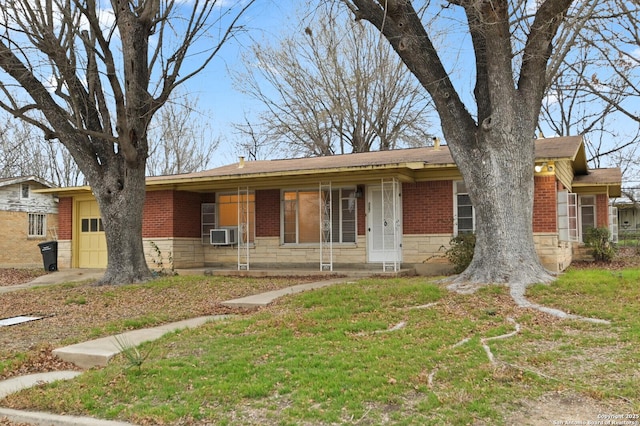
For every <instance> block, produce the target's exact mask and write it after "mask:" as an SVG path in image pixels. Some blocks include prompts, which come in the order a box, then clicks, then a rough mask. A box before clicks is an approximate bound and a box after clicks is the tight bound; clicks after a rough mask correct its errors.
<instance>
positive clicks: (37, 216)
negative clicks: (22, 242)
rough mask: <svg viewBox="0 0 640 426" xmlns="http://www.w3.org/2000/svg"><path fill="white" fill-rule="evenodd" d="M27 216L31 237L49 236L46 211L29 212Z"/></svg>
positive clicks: (28, 231)
mask: <svg viewBox="0 0 640 426" xmlns="http://www.w3.org/2000/svg"><path fill="white" fill-rule="evenodd" d="M27 217H28V221H29V223H28V228H29V229H28V230H27V235H28V236H29V238H45V237H46V236H47V215H46V214H45V213H29V214H28V216H27Z"/></svg>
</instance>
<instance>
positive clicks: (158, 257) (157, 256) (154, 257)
mask: <svg viewBox="0 0 640 426" xmlns="http://www.w3.org/2000/svg"><path fill="white" fill-rule="evenodd" d="M149 245H150V246H151V248H152V249H153V253H151V261H152V262H153V264H154V265H156V268H157V270H158V271H157V272H158V275H163V276H165V275H178V274H177V273H176V270H175V268H174V266H173V254H172V253H171V252H169V255H168V256H167V263H168V264H169V266H168V268H167V267H165V264H164V256H163V254H162V251H160V247H158V245H157V244H156V243H154V242H153V241H150V242H149Z"/></svg>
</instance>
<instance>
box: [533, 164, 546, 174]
mask: <svg viewBox="0 0 640 426" xmlns="http://www.w3.org/2000/svg"><path fill="white" fill-rule="evenodd" d="M545 167H547V163H546V162H545V163H542V164H536V166H535V167H534V168H533V170H535V171H536V173H540V172H541V171H543V170H544V168H545Z"/></svg>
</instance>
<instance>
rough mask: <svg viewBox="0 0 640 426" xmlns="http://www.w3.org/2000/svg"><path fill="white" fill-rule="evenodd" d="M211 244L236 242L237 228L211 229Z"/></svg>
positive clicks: (221, 244)
mask: <svg viewBox="0 0 640 426" xmlns="http://www.w3.org/2000/svg"><path fill="white" fill-rule="evenodd" d="M211 244H212V245H214V246H229V245H233V244H238V228H221V229H212V230H211Z"/></svg>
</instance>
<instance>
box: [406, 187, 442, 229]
mask: <svg viewBox="0 0 640 426" xmlns="http://www.w3.org/2000/svg"><path fill="white" fill-rule="evenodd" d="M402 217H403V221H404V223H403V231H404V233H405V234H451V233H453V182H452V181H432V182H416V183H404V184H403V185H402Z"/></svg>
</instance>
